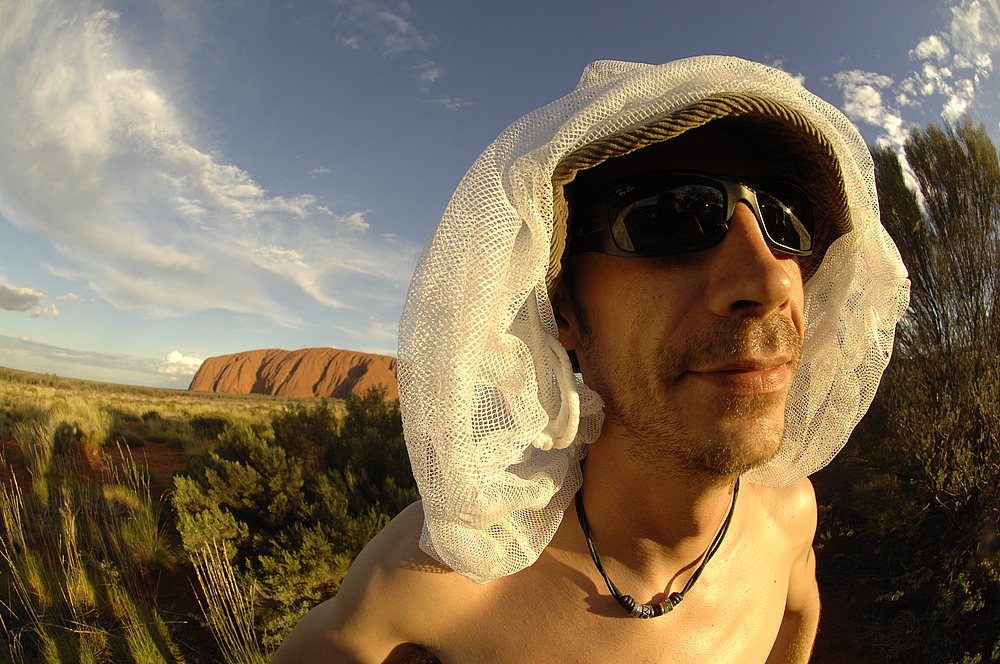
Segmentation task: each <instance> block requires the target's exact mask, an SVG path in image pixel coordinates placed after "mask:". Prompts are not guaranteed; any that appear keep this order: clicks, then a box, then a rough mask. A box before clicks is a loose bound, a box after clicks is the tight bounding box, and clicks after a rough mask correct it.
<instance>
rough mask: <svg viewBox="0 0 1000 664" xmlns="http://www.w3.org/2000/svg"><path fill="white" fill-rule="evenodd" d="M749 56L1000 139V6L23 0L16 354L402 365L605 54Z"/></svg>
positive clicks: (184, 372)
mask: <svg viewBox="0 0 1000 664" xmlns="http://www.w3.org/2000/svg"><path fill="white" fill-rule="evenodd" d="M700 54H727V55H736V56H740V57H744V58H748V59H751V60H756V61H759V62H764V63H767V64H773V65H776V66H779V67H781V68H783V69H784V70H786V71H788V72H789V73H791V74H793V75H796V76H799V77H801V78H802V80H803V81H804V83H805V85H806V87H808V88H810V89H811V90H813V91H814V92H816V93H817V94H818V95H820V96H821V97H823V98H825V99H827V100H828V101H830V102H831V103H833V104H834V105H836V106H838V107H839V108H841V109H843V110H844V111H845V112H846V113H848V115H849V116H850V117H851V118H852V119H853V120H854V121H855V122H856V123H858V125H859V128H860V129H861V130H862V133H863V134H864V135H865V137H866V139H867V140H868V141H869V142H874V141H877V140H883V141H889V142H890V143H892V144H894V145H897V146H898V145H900V144H901V142H902V140H903V138H904V137H905V134H906V132H907V131H908V129H909V128H910V127H912V126H914V124H919V125H923V124H925V123H927V122H939V121H941V120H942V119H948V120H954V119H957V118H959V117H961V116H962V115H963V114H966V113H967V114H969V115H970V116H971V117H972V118H973V119H975V120H977V121H979V122H983V123H985V124H986V126H987V127H988V128H989V130H990V132H991V134H992V135H993V137H994V139H996V138H997V136H998V134H1000V131H998V129H1000V127H998V120H1000V112H998V110H1000V109H998V102H1000V98H998V92H1000V73H994V71H993V69H994V60H998V61H1000V0H863V1H861V0H840V1H838V2H836V3H834V2H827V3H811V2H809V3H807V2H802V1H801V0H761V1H759V2H748V1H747V0H741V1H738V2H737V1H732V2H730V1H725V2H723V1H711V0H709V1H707V2H700V3H689V2H683V3H682V2H673V1H670V0H657V1H639V0H617V1H615V2H610V1H608V0H605V1H603V2H573V1H569V0H560V1H554V0H533V1H532V2H526V1H522V0H511V1H507V2H499V1H497V2H490V3H487V2H474V1H472V0H427V1H424V2H420V1H417V0H414V1H412V2H395V1H388V0H387V1H382V0H280V1H279V0H275V1H271V0H0V366H8V367H13V368H18V369H24V370H29V371H39V372H47V373H56V374H59V375H63V376H72V377H78V378H89V379H95V380H104V381H111V382H121V383H132V384H143V385H154V386H161V387H176V388H186V387H187V385H188V383H189V382H190V379H191V376H192V374H193V373H194V371H195V370H196V368H197V365H198V364H199V362H200V360H202V359H205V358H207V357H211V356H213V355H220V354H225V353H233V352H238V351H242V350H251V349H256V348H286V349H296V348H305V347H311V346H333V347H337V348H345V349H351V350H362V351H369V352H378V353H386V354H394V352H395V347H396V325H397V322H398V318H399V314H400V312H401V309H402V304H403V299H404V296H405V293H406V287H407V284H408V281H409V276H410V272H411V271H412V269H413V266H414V264H415V262H416V259H417V256H418V255H419V252H420V249H421V247H422V245H423V243H424V241H425V240H426V238H427V237H428V235H429V234H430V232H431V230H432V229H433V227H434V224H435V223H436V221H437V219H438V217H439V216H440V214H441V212H442V211H443V209H444V206H445V204H446V203H447V201H448V198H449V197H450V195H451V192H452V190H453V189H454V187H455V185H456V184H457V183H458V180H459V179H460V178H461V176H462V175H463V174H464V172H465V170H466V169H467V168H468V167H469V166H470V165H471V163H472V162H473V160H474V159H475V158H476V156H477V155H478V154H479V152H480V151H481V150H482V149H483V148H484V147H485V146H486V145H487V144H488V143H489V142H490V141H491V140H492V139H493V138H494V137H495V136H496V135H497V134H498V133H499V132H500V131H501V130H502V129H503V128H504V127H505V126H506V125H507V124H509V123H510V122H512V121H514V120H515V119H517V118H518V117H520V116H521V115H523V114H524V113H527V112H529V111H531V110H533V109H535V108H537V107H538V106H541V105H543V104H545V103H548V102H549V101H552V100H553V99H555V98H557V97H559V96H561V95H563V94H565V93H567V92H569V91H570V90H571V89H572V88H573V86H574V85H575V83H576V81H577V79H578V78H579V76H580V72H581V71H582V70H583V68H584V66H585V65H586V64H587V63H589V62H591V61H594V60H602V59H614V60H632V61H639V62H649V63H660V62H666V61H669V60H674V59H677V58H681V57H686V56H690V55H700Z"/></svg>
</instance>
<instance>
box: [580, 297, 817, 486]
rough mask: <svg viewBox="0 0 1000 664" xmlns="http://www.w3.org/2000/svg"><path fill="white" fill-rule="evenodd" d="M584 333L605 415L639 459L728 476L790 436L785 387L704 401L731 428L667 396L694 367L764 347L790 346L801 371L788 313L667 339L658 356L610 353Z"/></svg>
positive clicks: (764, 457)
mask: <svg viewBox="0 0 1000 664" xmlns="http://www.w3.org/2000/svg"><path fill="white" fill-rule="evenodd" d="M585 336H587V337H588V338H586V339H585V343H584V347H585V348H586V349H587V352H588V355H587V359H588V362H587V364H588V369H589V371H590V374H591V379H592V381H593V382H594V385H593V388H594V390H595V391H597V393H598V394H600V395H601V397H602V399H603V400H604V411H605V418H606V419H609V420H612V421H615V422H616V423H618V424H619V425H620V426H621V428H622V430H623V431H624V435H625V438H626V440H627V441H628V443H629V447H628V453H629V455H630V456H631V457H632V458H633V459H635V460H636V461H637V462H640V463H641V464H643V465H646V466H648V467H650V468H651V469H656V470H661V471H667V472H671V471H672V472H673V473H675V474H677V475H679V476H682V478H683V479H691V477H692V476H703V477H707V478H709V479H720V480H721V479H728V478H732V477H734V476H739V475H742V474H744V473H746V472H747V471H749V470H752V469H754V468H757V467H759V466H761V465H763V464H765V463H767V462H768V461H769V460H770V459H771V458H772V457H773V456H774V455H775V453H777V451H778V448H779V447H780V445H781V440H782V437H783V436H784V428H785V421H784V403H785V395H786V391H784V390H783V391H781V392H778V393H771V394H757V395H749V396H726V395H717V396H715V397H712V398H711V400H710V402H707V403H705V404H704V409H703V410H704V412H705V413H706V417H714V418H715V419H716V421H717V423H719V424H720V425H722V427H720V428H723V429H725V428H727V427H728V429H727V430H731V431H732V433H731V434H722V433H720V434H717V435H706V434H704V433H698V432H696V431H695V430H694V426H693V422H691V421H690V420H689V419H685V417H684V416H683V414H682V413H681V412H679V409H678V408H677V407H676V406H673V405H672V404H670V402H669V400H668V398H667V396H666V395H667V394H668V393H669V392H670V389H669V388H671V387H672V386H673V385H674V384H675V383H677V382H679V381H681V380H683V379H684V373H685V372H686V371H688V370H689V369H691V368H692V367H697V366H712V365H715V364H718V363H724V362H726V361H729V360H732V359H735V358H739V357H745V356H746V355H748V354H750V353H756V352H760V351H766V352H770V353H776V352H781V353H789V354H790V355H791V356H792V360H791V361H790V362H789V364H788V369H789V372H790V375H794V373H795V369H796V368H797V366H798V361H799V357H800V355H801V349H802V341H801V337H800V336H799V333H798V331H797V330H796V329H795V327H794V326H793V325H792V323H791V321H790V320H788V318H786V317H785V316H781V315H774V316H772V317H770V318H768V319H765V320H760V319H757V318H752V317H751V318H737V319H723V320H719V321H717V322H716V324H715V325H714V326H713V328H712V329H711V330H709V331H707V332H705V333H701V334H699V336H698V338H697V340H696V341H693V342H690V343H685V342H680V343H679V342H677V341H676V340H663V341H662V343H660V344H659V347H660V351H659V353H657V354H656V355H655V356H653V357H645V358H628V359H629V360H631V361H628V362H623V361H621V360H620V359H619V360H612V359H611V358H608V357H604V354H603V353H602V352H601V351H600V348H601V347H602V346H601V345H600V344H594V343H592V342H593V339H592V338H590V337H589V335H585ZM595 353H596V354H595ZM651 386H652V387H651ZM779 409H780V412H779V413H778V414H777V415H775V410H779ZM708 413H711V414H712V415H708ZM688 417H690V414H688Z"/></svg>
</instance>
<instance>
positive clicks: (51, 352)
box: [0, 335, 161, 375]
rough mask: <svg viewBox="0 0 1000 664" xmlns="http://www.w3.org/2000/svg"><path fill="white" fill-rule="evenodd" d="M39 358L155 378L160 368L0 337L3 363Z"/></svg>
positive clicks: (151, 363)
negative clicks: (144, 374)
mask: <svg viewBox="0 0 1000 664" xmlns="http://www.w3.org/2000/svg"><path fill="white" fill-rule="evenodd" d="M26 357H37V358H42V359H47V360H50V361H54V362H63V363H72V364H77V365H83V366H90V367H97V368H100V369H121V370H125V371H135V372H139V373H148V374H153V375H155V374H156V373H157V369H158V368H159V366H160V365H161V362H160V361H157V360H154V359H149V358H144V357H135V356H132V355H115V354H112V353H93V352H88V351H80V350H74V349H71V348H63V347H61V346H53V345H50V344H43V343H41V342H38V341H35V340H33V339H29V338H27V337H8V336H3V335H0V362H3V363H6V364H17V362H11V360H16V359H18V358H26Z"/></svg>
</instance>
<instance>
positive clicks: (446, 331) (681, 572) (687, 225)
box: [275, 57, 908, 664]
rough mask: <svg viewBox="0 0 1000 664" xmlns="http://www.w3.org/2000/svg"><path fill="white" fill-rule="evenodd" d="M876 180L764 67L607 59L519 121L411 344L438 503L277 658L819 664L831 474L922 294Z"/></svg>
mask: <svg viewBox="0 0 1000 664" xmlns="http://www.w3.org/2000/svg"><path fill="white" fill-rule="evenodd" d="M873 181H874V178H873V176H872V167H871V160H870V157H869V156H868V153H867V149H866V148H865V145H864V142H863V141H862V140H861V138H860V136H859V135H858V133H857V131H856V130H855V129H854V128H853V127H852V126H851V125H850V123H849V122H847V120H846V119H845V118H844V117H843V116H842V115H841V114H840V113H839V112H837V111H836V110H835V109H833V108H832V107H830V106H829V105H827V104H825V103H824V102H822V101H821V100H819V99H818V98H816V97H815V96H813V95H811V94H810V93H808V92H807V91H805V90H804V89H803V88H801V86H799V85H798V84H797V83H796V82H795V81H793V80H792V79H791V78H790V77H788V76H787V75H785V74H783V73H781V72H778V71H775V70H773V69H770V68H767V67H764V66H762V65H757V64H754V63H749V62H746V61H743V60H738V59H736V58H723V57H701V58H691V59H688V60H682V61H678V62H675V63H668V64H666V65H661V66H658V67H653V66H649V65H632V64H628V63H617V62H598V63H594V64H593V65H591V66H590V67H589V68H588V69H587V71H586V72H585V73H584V76H583V78H582V79H581V81H580V84H579V85H578V87H577V89H576V90H575V91H574V92H573V93H571V94H570V95H568V96H567V97H564V98H563V99H561V100H559V101H557V102H554V103H553V104H550V105H549V106H546V107H544V108H542V109H539V110H538V111H536V112H535V113H532V114H529V115H528V116H526V117H525V118H522V120H520V121H519V122H517V123H515V124H513V125H511V127H509V128H508V129H507V130H506V131H505V132H504V134H502V135H501V136H500V137H499V138H498V139H497V141H496V142H494V144H493V145H491V146H490V148H488V149H487V150H486V151H485V152H484V153H483V155H482V156H481V157H480V158H479V160H478V161H477V162H476V164H475V165H474V166H473V168H472V169H471V170H470V171H469V173H468V174H467V175H466V178H465V179H464V180H463V183H462V184H461V185H460V186H459V189H458V190H457V191H456V194H455V196H454V198H453V199H452V202H451V204H450V205H449V207H448V209H447V210H446V212H445V215H444V217H443V219H442V221H441V223H440V225H439V227H438V230H437V232H436V233H435V236H434V237H433V238H432V239H431V241H430V242H429V243H428V246H427V248H426V249H425V251H424V254H423V256H422V257H421V261H420V264H419V265H418V268H417V272H416V273H415V275H414V280H413V283H412V285H411V289H410V294H409V297H408V300H407V306H406V310H405V312H404V315H403V320H402V322H401V325H400V354H399V359H400V371H399V382H400V393H401V406H402V408H403V416H404V425H405V428H406V436H407V445H408V448H409V451H410V457H411V462H412V465H413V469H414V475H415V477H416V478H417V481H418V484H419V486H420V489H421V494H422V497H423V500H422V501H421V502H420V503H417V504H415V505H412V506H410V507H409V508H407V509H406V510H404V512H403V513H401V514H400V515H399V516H398V517H397V518H396V519H395V520H393V522H392V523H391V524H390V525H389V526H387V527H386V529H385V530H384V531H383V532H382V533H380V534H379V535H378V536H377V537H376V538H375V539H374V540H372V542H371V543H370V544H369V546H368V547H366V549H365V550H364V551H363V552H362V553H361V555H360V556H359V557H358V559H357V560H356V561H355V563H354V566H353V567H352V569H351V571H350V572H349V573H348V575H347V577H346V578H345V579H344V582H343V584H342V587H341V590H340V592H339V594H338V595H337V597H335V598H333V599H332V600H330V601H328V602H326V603H324V604H322V605H320V606H319V607H317V608H316V609H314V610H313V611H312V612H311V613H310V614H308V615H307V616H306V617H305V618H304V619H303V620H302V621H301V622H300V624H299V625H298V626H297V627H296V629H295V630H294V631H293V632H292V633H291V635H289V637H288V638H287V639H286V641H285V643H283V644H282V647H281V649H279V651H278V653H277V655H276V657H275V662H323V661H328V662H395V661H407V658H408V657H411V656H413V655H414V653H415V652H416V651H418V650H419V651H422V652H430V653H433V654H434V655H435V656H436V657H437V658H439V659H440V661H441V662H444V663H445V664H449V663H451V662H539V661H550V662H562V661H574V662H576V661H579V662H619V661H628V662H660V661H668V660H669V661H671V662H740V663H744V662H806V661H808V659H809V655H810V652H811V647H812V642H813V639H814V636H815V632H816V627H817V624H818V619H819V595H818V591H817V587H816V578H815V560H814V557H813V552H812V539H813V535H814V532H815V527H816V502H815V497H814V495H813V492H812V487H811V485H810V483H809V480H808V479H805V476H806V475H808V474H809V473H811V472H813V471H815V470H816V469H818V468H820V467H822V466H823V465H825V464H826V463H827V462H828V461H829V460H830V459H831V458H832V457H833V455H834V454H836V452H837V451H838V450H839V449H840V447H841V446H842V445H843V444H844V442H845V441H846V438H847V436H848V435H849V433H850V430H851V429H852V428H853V427H854V425H855V424H856V423H857V421H858V420H859V419H860V417H861V415H862V414H863V413H864V411H865V409H866V408H867V406H868V404H869V403H870V401H871V398H872V397H873V395H874V391H875V387H876V386H877V383H878V380H879V377H880V376H881V372H882V370H883V369H884V367H885V364H886V362H887V361H888V357H889V352H890V351H891V347H892V336H893V330H894V326H895V323H896V321H897V320H898V319H899V317H900V316H901V315H902V312H903V310H904V309H905V307H906V300H907V292H908V291H907V281H906V275H905V270H904V269H903V267H902V264H901V262H900V260H899V256H898V253H897V252H896V250H895V247H894V246H893V245H892V243H891V241H890V240H889V239H888V236H887V235H886V234H885V231H884V230H883V229H882V227H881V225H880V223H879V220H878V210H877V199H876V197H875V192H874V186H873V184H872V183H873ZM567 229H568V230H567ZM567 351H568V352H569V353H571V354H572V355H574V356H575V360H576V363H577V367H578V369H579V373H578V374H576V375H574V373H573V370H572V369H571V365H570V362H571V360H570V357H569V355H568V353H567ZM584 461H585V462H584ZM574 497H575V500H574ZM643 618H648V619H643Z"/></svg>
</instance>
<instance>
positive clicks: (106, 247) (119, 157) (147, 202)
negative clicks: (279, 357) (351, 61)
mask: <svg viewBox="0 0 1000 664" xmlns="http://www.w3.org/2000/svg"><path fill="white" fill-rule="evenodd" d="M379 20H382V21H383V22H385V23H386V24H387V25H396V28H393V29H394V30H402V28H403V26H399V25H397V24H396V23H394V22H393V21H388V20H386V19H379ZM119 23H120V22H119V16H118V15H117V14H116V13H115V12H112V11H108V10H106V9H103V8H101V7H100V6H99V5H97V4H95V2H93V1H92V0H80V1H79V2H73V3H63V2H52V1H51V0H24V1H23V2H15V3H2V4H0V154H3V155H4V158H3V160H0V214H2V215H3V216H4V217H5V218H6V219H8V220H9V221H10V222H12V223H14V224H15V225H17V226H18V227H19V228H21V229H23V230H25V231H27V232H30V233H33V234H35V235H37V236H39V237H41V238H44V239H46V240H47V241H49V242H50V243H51V244H52V245H53V246H54V247H55V248H56V249H57V250H58V252H59V253H60V254H61V256H62V257H63V262H62V263H61V264H59V265H54V266H52V268H51V271H52V272H53V273H55V274H59V275H60V276H64V277H67V278H70V279H74V280H77V281H81V282H85V283H86V284H87V285H88V287H89V288H90V289H91V290H93V291H94V292H95V293H97V294H99V295H100V296H102V297H104V298H105V299H107V300H108V301H110V302H112V303H114V304H115V305H117V306H119V307H122V308H126V309H134V310H141V311H143V312H146V313H149V314H153V315H174V314H182V313H188V312H192V311H197V310H203V309H210V308H221V309H227V310H231V311H237V312H244V313H256V314H260V315H263V316H267V317H269V318H271V319H273V320H275V321H278V322H281V323H284V324H293V325H294V324H296V323H297V322H298V320H299V319H298V318H297V316H296V315H295V314H294V313H293V312H291V311H289V310H288V309H287V308H286V307H285V306H284V305H283V304H282V303H283V302H284V301H287V300H288V297H287V296H288V294H289V293H290V292H292V291H298V292H300V293H304V294H306V295H308V296H309V297H311V298H313V299H314V300H315V301H316V302H319V303H321V304H323V305H327V306H331V307H339V306H347V305H348V303H347V302H346V301H345V299H344V298H343V297H338V296H337V294H338V293H340V292H342V291H343V290H345V289H347V290H350V291H351V292H353V293H354V295H353V296H355V297H357V298H358V299H361V298H363V297H364V293H365V291H367V290H370V291H373V292H374V291H378V290H384V288H385V286H386V284H391V285H393V286H395V285H398V284H405V283H406V280H407V278H408V276H409V275H408V271H409V269H410V267H411V266H412V264H413V262H414V259H415V254H416V251H417V248H416V247H411V246H408V245H407V244H405V243H402V242H399V241H391V242H390V241H386V240H384V239H383V238H381V237H380V236H377V235H369V233H368V224H367V222H366V221H365V218H364V217H365V214H364V212H362V211H352V212H347V213H344V214H339V213H335V212H333V211H331V210H330V209H329V208H328V207H326V206H324V205H322V204H321V202H320V201H319V200H317V199H316V197H314V196H312V195H310V194H307V193H304V194H301V195H298V196H290V197H289V196H275V195H271V194H270V193H269V192H268V191H267V190H266V189H265V187H264V186H262V185H261V184H260V183H258V182H257V181H256V180H255V179H254V178H253V176H252V175H251V174H250V173H249V172H247V171H246V170H244V169H242V168H240V167H239V166H237V165H235V164H232V163H229V162H228V161H227V160H226V159H225V157H224V156H223V155H220V154H217V153H215V152H213V151H211V150H209V149H207V148H205V147H202V146H199V145H197V142H196V139H195V138H193V137H195V136H197V135H198V133H199V132H197V131H195V130H194V129H193V128H192V127H191V126H190V124H189V122H188V120H187V117H188V116H187V114H185V113H184V112H183V109H180V108H179V107H178V106H177V105H176V104H175V103H174V102H173V101H172V99H171V95H170V94H169V91H168V90H167V88H166V87H165V86H163V85H161V84H160V82H159V81H158V78H157V74H156V72H154V71H151V70H148V69H143V68H141V67H137V66H136V65H135V63H136V62H138V61H140V60H141V58H140V57H137V56H135V55H134V54H131V53H129V52H128V50H127V49H126V48H125V47H124V45H123V43H124V42H125V41H126V40H123V39H120V38H119V36H118V32H119V30H120V29H121V27H120V25H119ZM402 34H403V35H406V34H411V31H410V32H408V31H406V30H403V32H402ZM418 43H419V41H417V40H414V41H413V44H418ZM400 44H401V42H400ZM397 48H403V46H402V45H399V46H397ZM410 48H415V46H411V47H410ZM359 275H362V276H361V277H359ZM362 277H363V278H362ZM24 295H25V294H22V296H24ZM2 296H13V294H12V293H6V292H5V293H4V294H3V295H2ZM27 296H28V297H29V298H30V297H31V295H30V294H27ZM38 304H39V302H33V303H32V304H30V305H28V306H27V307H26V308H25V309H22V310H25V311H26V310H28V309H30V308H31V307H35V306H37V305H38ZM46 311H48V312H50V313H51V312H52V311H54V307H53V308H52V309H39V312H40V315H46V314H45V312H46Z"/></svg>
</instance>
